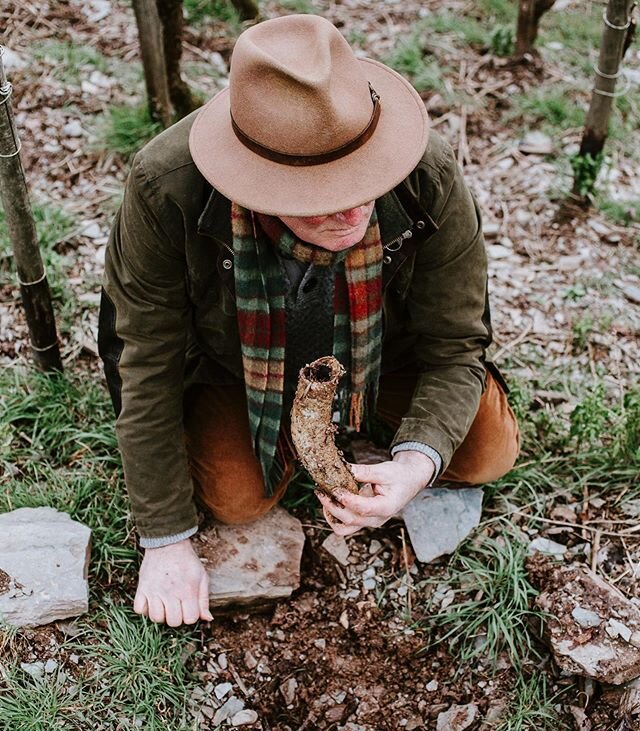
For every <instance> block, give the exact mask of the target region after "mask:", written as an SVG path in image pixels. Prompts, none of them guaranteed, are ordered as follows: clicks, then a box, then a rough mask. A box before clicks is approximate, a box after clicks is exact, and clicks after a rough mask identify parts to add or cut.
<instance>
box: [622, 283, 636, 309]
mask: <svg viewBox="0 0 640 731" xmlns="http://www.w3.org/2000/svg"><path fill="white" fill-rule="evenodd" d="M622 293H623V294H624V296H625V297H626V298H627V299H628V300H629V302H633V303H634V304H636V305H640V287H636V286H635V285H633V284H627V285H626V287H625V288H624V289H623V290H622Z"/></svg>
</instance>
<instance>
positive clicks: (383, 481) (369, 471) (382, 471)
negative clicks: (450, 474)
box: [316, 450, 435, 536]
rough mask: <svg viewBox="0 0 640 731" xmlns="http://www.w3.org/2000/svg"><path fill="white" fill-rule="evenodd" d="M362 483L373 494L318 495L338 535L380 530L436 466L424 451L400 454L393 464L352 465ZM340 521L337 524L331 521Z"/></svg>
mask: <svg viewBox="0 0 640 731" xmlns="http://www.w3.org/2000/svg"><path fill="white" fill-rule="evenodd" d="M350 468H351V472H352V474H353V476H354V477H355V478H356V480H357V481H358V482H360V483H369V484H370V485H371V487H372V489H373V495H371V496H365V495H362V494H360V495H356V494H354V493H351V492H348V491H346V490H341V491H339V492H336V493H335V494H334V496H333V499H332V498H330V497H329V496H328V495H326V494H324V493H321V492H320V491H317V492H316V495H317V496H318V500H320V502H321V503H322V509H323V512H324V515H325V518H326V519H327V522H328V523H329V525H331V527H332V528H333V531H334V533H336V534H337V535H339V536H349V535H351V534H352V533H355V532H356V531H358V530H360V528H364V527H372V528H377V527H379V526H381V525H383V524H384V523H386V522H387V520H389V518H391V517H393V516H394V515H396V514H397V513H398V512H400V510H402V508H404V506H405V505H406V504H407V503H408V502H410V501H411V500H412V499H413V498H414V497H415V496H416V495H417V494H418V493H419V492H420V490H422V488H423V487H424V486H425V485H428V484H429V482H430V481H431V478H432V476H433V472H434V470H435V465H434V463H433V461H432V460H431V459H430V458H429V457H427V456H426V455H425V454H422V452H416V451H413V450H408V451H406V452H397V453H396V454H395V456H394V457H393V461H391V462H380V463H379V464H354V465H350ZM332 517H333V518H337V519H338V520H339V521H340V523H336V522H335V520H331V518H332Z"/></svg>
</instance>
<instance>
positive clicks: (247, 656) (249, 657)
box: [244, 650, 258, 670]
mask: <svg viewBox="0 0 640 731" xmlns="http://www.w3.org/2000/svg"><path fill="white" fill-rule="evenodd" d="M244 664H245V667H246V668H247V669H248V670H253V668H255V667H256V666H257V664H258V661H257V660H256V658H255V656H254V655H253V653H252V652H251V651H250V650H247V651H246V652H245V653H244Z"/></svg>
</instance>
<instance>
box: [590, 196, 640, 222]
mask: <svg viewBox="0 0 640 731" xmlns="http://www.w3.org/2000/svg"><path fill="white" fill-rule="evenodd" d="M596 203H597V206H598V209H599V210H600V211H602V213H603V214H604V215H605V216H606V217H607V218H608V219H609V220H611V221H613V222H614V223H619V224H621V225H622V226H630V225H631V224H632V223H640V201H633V200H630V201H615V200H612V199H611V198H601V199H599V200H597V201H596Z"/></svg>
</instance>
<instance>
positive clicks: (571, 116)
mask: <svg viewBox="0 0 640 731" xmlns="http://www.w3.org/2000/svg"><path fill="white" fill-rule="evenodd" d="M571 91H572V89H570V88H564V87H562V86H561V85H557V84H556V85H555V86H554V88H553V89H546V88H544V87H543V88H539V89H536V90H535V91H533V92H532V93H529V94H526V95H524V94H523V95H517V96H514V97H513V98H512V104H513V110H512V111H511V112H509V113H508V114H507V115H506V120H507V121H509V120H510V119H514V118H517V117H521V118H523V119H526V120H527V124H529V125H532V124H534V125H536V126H538V125H540V126H541V127H542V129H543V130H544V131H546V132H549V133H551V134H554V133H556V132H557V131H563V130H566V129H570V128H580V127H582V126H583V125H584V120H585V114H586V112H585V110H584V109H583V108H582V106H581V105H580V104H578V103H576V99H575V94H572V93H571Z"/></svg>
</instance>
